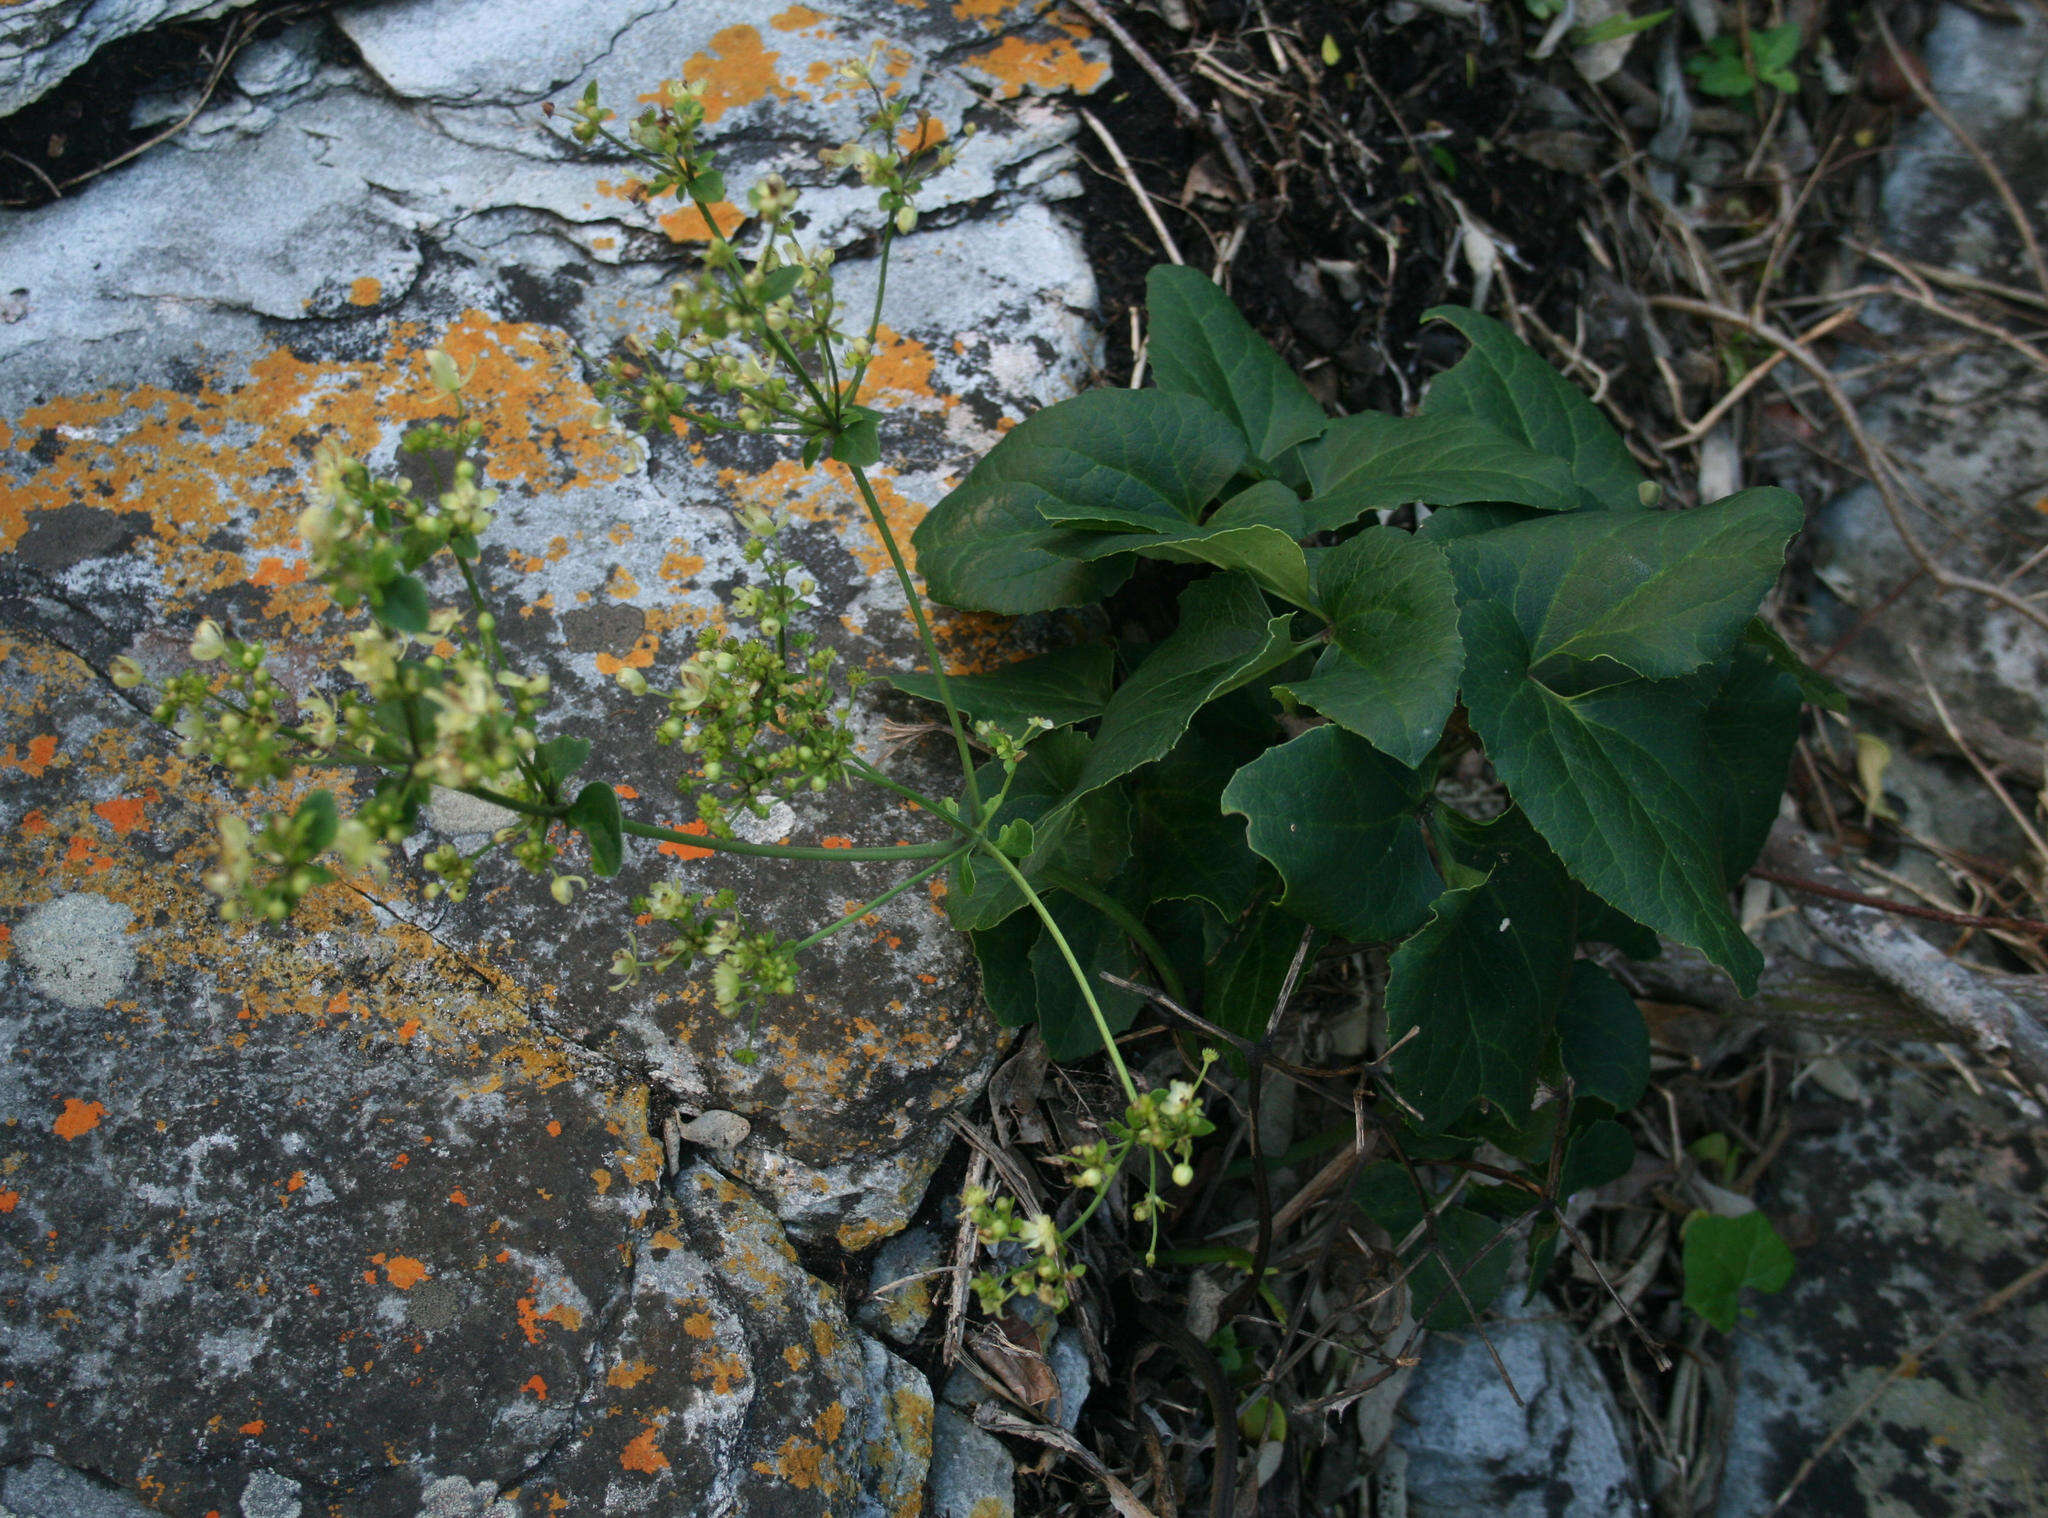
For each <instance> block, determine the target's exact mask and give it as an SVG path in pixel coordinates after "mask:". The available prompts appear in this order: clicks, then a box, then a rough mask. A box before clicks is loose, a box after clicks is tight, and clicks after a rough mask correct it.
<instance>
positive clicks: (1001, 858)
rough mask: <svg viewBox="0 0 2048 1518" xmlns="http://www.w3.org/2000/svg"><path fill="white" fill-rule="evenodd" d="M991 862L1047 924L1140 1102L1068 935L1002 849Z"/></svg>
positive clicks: (1106, 1047) (1106, 1048)
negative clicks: (1013, 884)
mask: <svg viewBox="0 0 2048 1518" xmlns="http://www.w3.org/2000/svg"><path fill="white" fill-rule="evenodd" d="M983 852H984V853H986V854H987V855H988V857H989V858H991V859H993V860H994V861H995V862H996V863H997V864H999V865H1001V866H1002V867H1003V869H1004V870H1005V871H1007V872H1008V873H1009V876H1010V878H1011V879H1012V880H1014V881H1016V882H1017V888H1018V889H1019V890H1020V891H1022V892H1023V893H1024V899H1025V900H1026V901H1028V902H1030V903H1031V909H1032V910H1033V911H1034V912H1036V913H1037V914H1038V920H1039V921H1040V922H1042V923H1044V924H1045V931H1046V932H1048V933H1050V934H1051V935H1052V941H1053V945H1054V947H1056V948H1057V949H1058V950H1059V951H1060V958H1062V959H1064V960H1065V961H1066V962H1067V973H1068V974H1069V975H1072V976H1073V977H1074V984H1075V985H1077V986H1079V987H1080V988H1081V1000H1082V1001H1084V1002H1086V1003H1087V1004H1088V1015H1089V1016H1090V1017H1092V1018H1094V1019H1095V1032H1096V1034H1097V1036H1099V1037H1100V1038H1101V1040H1102V1048H1103V1052H1105V1053H1106V1054H1108V1055H1109V1062H1110V1063H1111V1064H1112V1065H1114V1066H1116V1076H1117V1079H1118V1080H1119V1081H1120V1082H1122V1084H1123V1088H1124V1095H1125V1096H1126V1097H1128V1098H1129V1099H1130V1100H1132V1101H1134V1102H1135V1101H1136V1100H1137V1099H1138V1084H1137V1082H1136V1081H1134V1080H1132V1079H1131V1072H1130V1068H1129V1067H1128V1066H1127V1065H1125V1064H1124V1057H1123V1054H1122V1053H1121V1052H1120V1051H1119V1050H1118V1049H1117V1046H1116V1035H1115V1034H1114V1033H1112V1032H1110V1031H1109V1019H1108V1018H1106V1017H1104V1016H1103V1015H1102V1004H1101V1003H1100V1002H1098V1001H1097V1000H1096V999H1095V987H1094V986H1093V985H1092V984H1091V983H1090V982H1089V979H1088V972H1087V971H1085V970H1083V969H1082V968H1081V961H1080V960H1078V959H1076V958H1075V957H1074V951H1073V949H1072V948H1071V947H1070V946H1069V945H1068V943H1067V935H1066V934H1064V933H1062V932H1061V931H1060V925H1059V923H1058V922H1056V921H1055V920H1054V919H1053V915H1052V911H1051V909H1050V908H1048V907H1047V906H1046V904H1045V903H1044V901H1042V900H1041V899H1040V898H1039V895H1038V892H1036V891H1034V890H1033V889H1032V888H1031V882H1030V881H1028V880H1026V879H1025V878H1024V872H1023V871H1022V870H1020V869H1018V868H1017V866H1016V865H1014V864H1012V863H1011V862H1010V860H1009V857H1008V856H1007V855H1005V854H1004V853H1003V851H1002V850H1001V849H998V848H994V847H989V848H986V849H984V850H983Z"/></svg>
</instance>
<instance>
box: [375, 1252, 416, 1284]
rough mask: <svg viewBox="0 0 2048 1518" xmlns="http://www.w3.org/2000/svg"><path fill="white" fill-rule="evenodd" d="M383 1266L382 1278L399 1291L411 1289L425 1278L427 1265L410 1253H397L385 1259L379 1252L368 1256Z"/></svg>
mask: <svg viewBox="0 0 2048 1518" xmlns="http://www.w3.org/2000/svg"><path fill="white" fill-rule="evenodd" d="M370 1258H371V1259H372V1260H375V1261H376V1262H377V1263H378V1264H379V1265H382V1266H383V1267H384V1279H385V1280H387V1281H389V1282H390V1283H391V1284H392V1285H393V1286H396V1287H397V1288H398V1289H399V1290H400V1291H411V1290H412V1289H413V1287H415V1286H417V1285H419V1284H420V1282H422V1281H424V1280H425V1279H426V1278H427V1267H426V1266H424V1265H422V1264H421V1263H420V1262H419V1261H418V1260H415V1259H413V1258H412V1257H411V1256H410V1255H403V1254H397V1255H393V1256H392V1257H391V1258H390V1259H388V1260H387V1259H385V1258H384V1256H383V1255H381V1254H373V1255H371V1256H370Z"/></svg>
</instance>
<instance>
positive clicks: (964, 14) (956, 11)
mask: <svg viewBox="0 0 2048 1518" xmlns="http://www.w3.org/2000/svg"><path fill="white" fill-rule="evenodd" d="M1015 3H1016V0H954V4H953V19H954V20H955V21H979V22H980V23H981V24H982V25H983V26H984V27H986V28H987V29H988V30H989V31H992V32H994V31H1000V30H1001V29H1002V25H1003V13H1004V12H1005V11H1007V10H1009V9H1010V7H1011V6H1012V5H1013V4H1015Z"/></svg>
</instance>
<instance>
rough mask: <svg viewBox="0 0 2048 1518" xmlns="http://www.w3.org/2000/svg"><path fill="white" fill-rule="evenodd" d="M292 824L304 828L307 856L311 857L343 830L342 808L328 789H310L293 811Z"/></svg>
mask: <svg viewBox="0 0 2048 1518" xmlns="http://www.w3.org/2000/svg"><path fill="white" fill-rule="evenodd" d="M292 824H293V826H294V828H296V829H303V833H302V838H303V846H304V848H305V851H306V857H307V858H311V857H312V856H313V855H315V854H317V853H319V852H320V851H321V850H323V849H325V848H326V847H327V846H328V845H329V844H330V843H332V842H334V835H335V834H336V833H337V832H339V831H340V830H341V810H340V808H339V807H337V806H336V805H335V804H334V797H333V796H331V795H329V794H328V793H327V792H326V791H308V792H306V794H305V795H304V796H303V797H301V798H300V800H299V804H298V806H297V807H296V808H295V809H294V810H293V812H292Z"/></svg>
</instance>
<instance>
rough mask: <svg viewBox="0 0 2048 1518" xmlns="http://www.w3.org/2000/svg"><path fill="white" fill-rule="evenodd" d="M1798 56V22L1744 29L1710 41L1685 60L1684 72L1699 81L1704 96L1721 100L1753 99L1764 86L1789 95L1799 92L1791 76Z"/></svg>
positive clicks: (1795, 80)
mask: <svg viewBox="0 0 2048 1518" xmlns="http://www.w3.org/2000/svg"><path fill="white" fill-rule="evenodd" d="M1798 56H1799V23H1798V22H1796V21H1788V22H1786V23H1785V24H1784V25H1783V26H1769V27H1764V28H1762V29H1761V30H1752V29H1750V28H1749V27H1746V26H1745V27H1744V28H1743V29H1742V31H1741V32H1740V33H1739V34H1736V35H1734V36H1730V35H1729V34H1727V33H1725V32H1724V33H1723V34H1722V35H1720V36H1718V37H1714V38H1710V39H1709V40H1708V42H1707V45H1706V47H1705V48H1704V49H1703V50H1702V51H1700V52H1697V53H1695V54H1693V55H1692V57H1690V58H1688V59H1687V60H1686V62H1685V71H1686V72H1687V73H1688V74H1692V75H1695V76H1696V77H1697V78H1698V79H1699V82H1700V88H1701V89H1702V90H1704V91H1705V92H1706V93H1707V94H1709V95H1719V96H1721V97H1723V98H1725V99H1740V98H1742V97H1745V96H1751V95H1754V94H1756V92H1757V88H1758V86H1759V85H1766V84H1767V85H1769V86H1770V87H1771V88H1772V89H1774V90H1782V91H1784V92H1785V93H1786V94H1788V95H1789V94H1792V93H1793V92H1795V91H1796V90H1797V89H1798V88H1799V76H1798V75H1796V74H1794V73H1793V72H1792V62H1793V60H1794V59H1795V58H1797V57H1798Z"/></svg>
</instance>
